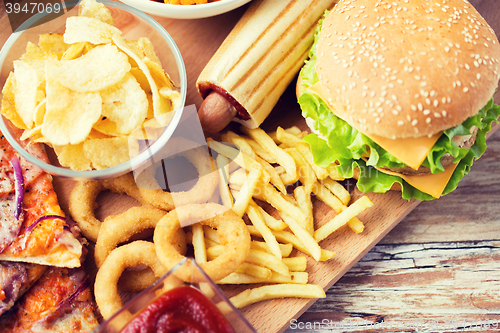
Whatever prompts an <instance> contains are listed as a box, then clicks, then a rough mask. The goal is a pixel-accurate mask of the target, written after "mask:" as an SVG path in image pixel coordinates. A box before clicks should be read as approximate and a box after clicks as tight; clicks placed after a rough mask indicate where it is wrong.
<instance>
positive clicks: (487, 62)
mask: <svg viewBox="0 0 500 333" xmlns="http://www.w3.org/2000/svg"><path fill="white" fill-rule="evenodd" d="M499 55H500V44H499V42H498V39H497V37H496V35H495V33H494V31H493V30H492V29H491V28H490V27H489V26H488V24H487V23H486V21H485V20H484V19H483V18H482V17H481V15H480V14H479V13H478V12H477V11H476V9H475V8H474V7H473V6H472V5H471V4H469V3H468V2H467V1H465V0H433V1H430V0H390V1H383V0H381V1H372V0H370V1H366V0H364V1H361V0H350V1H348V0H346V1H343V0H340V1H339V3H338V4H337V5H336V6H335V7H334V8H333V10H332V11H331V12H330V14H329V15H328V16H327V17H326V18H325V20H324V22H323V27H322V30H321V33H320V36H319V41H318V44H317V64H316V71H317V74H318V77H319V80H320V83H321V85H322V87H323V90H324V93H325V94H326V97H327V99H328V102H329V103H330V104H332V105H334V106H335V108H336V109H337V114H338V115H339V116H340V117H341V118H343V119H344V120H346V121H347V122H348V123H350V124H351V125H352V126H353V127H355V128H358V129H359V130H360V131H362V132H365V133H368V134H375V135H379V136H382V137H387V138H393V139H394V138H407V137H422V136H426V135H433V134H436V133H439V132H441V131H443V130H445V129H448V128H451V127H454V126H457V125H459V124H461V123H462V122H463V121H465V120H466V119H467V118H469V117H471V116H473V115H475V114H477V113H478V111H479V110H480V109H481V108H482V107H483V106H485V105H486V103H487V102H488V101H489V100H490V98H491V96H492V95H493V93H494V91H495V89H496V87H497V85H498V80H499V78H500V62H499V59H498V57H499Z"/></svg>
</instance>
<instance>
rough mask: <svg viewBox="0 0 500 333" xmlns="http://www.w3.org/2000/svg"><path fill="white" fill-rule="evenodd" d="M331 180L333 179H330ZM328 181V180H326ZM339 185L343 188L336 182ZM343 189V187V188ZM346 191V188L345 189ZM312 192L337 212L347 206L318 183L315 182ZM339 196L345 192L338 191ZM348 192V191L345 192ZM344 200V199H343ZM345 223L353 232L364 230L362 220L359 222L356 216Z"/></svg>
mask: <svg viewBox="0 0 500 333" xmlns="http://www.w3.org/2000/svg"><path fill="white" fill-rule="evenodd" d="M327 179H328V178H326V179H323V183H325V180H327ZM332 181H333V180H332ZM327 183H328V181H327ZM338 185H339V186H340V187H342V188H344V187H343V186H342V185H340V184H338ZM334 190H336V191H338V192H342V190H339V189H335V188H334ZM344 190H345V189H344ZM345 191H346V192H347V190H345ZM313 192H314V194H316V196H317V197H318V199H320V200H321V201H323V202H324V203H326V204H327V205H328V206H330V207H331V208H333V210H335V211H336V212H337V213H341V212H343V211H344V210H345V209H346V208H347V206H345V205H344V203H343V202H342V201H341V199H339V197H337V196H335V195H333V194H332V193H331V192H330V190H328V189H327V188H326V187H325V186H323V185H322V184H320V183H316V184H315V186H314V187H313ZM339 194H340V196H344V195H345V194H342V193H339ZM347 194H349V192H347ZM344 200H345V199H344ZM349 200H350V195H349ZM347 225H348V226H349V228H351V229H352V230H353V231H354V232H355V233H360V232H362V231H363V230H364V228H365V226H364V225H363V222H361V221H360V220H359V219H358V218H357V217H356V216H354V217H353V218H352V219H351V220H349V221H348V222H347Z"/></svg>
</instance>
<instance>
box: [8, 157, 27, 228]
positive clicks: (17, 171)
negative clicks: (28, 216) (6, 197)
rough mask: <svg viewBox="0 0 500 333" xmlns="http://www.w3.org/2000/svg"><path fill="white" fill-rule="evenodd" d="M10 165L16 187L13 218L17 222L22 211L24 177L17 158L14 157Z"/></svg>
mask: <svg viewBox="0 0 500 333" xmlns="http://www.w3.org/2000/svg"><path fill="white" fill-rule="evenodd" d="M10 164H11V165H12V168H13V169H14V178H15V183H16V184H15V185H16V207H15V210H14V217H15V218H16V220H19V216H21V212H22V209H23V198H24V177H23V171H22V170H21V165H20V164H19V159H18V158H17V156H14V157H13V158H12V159H11V160H10Z"/></svg>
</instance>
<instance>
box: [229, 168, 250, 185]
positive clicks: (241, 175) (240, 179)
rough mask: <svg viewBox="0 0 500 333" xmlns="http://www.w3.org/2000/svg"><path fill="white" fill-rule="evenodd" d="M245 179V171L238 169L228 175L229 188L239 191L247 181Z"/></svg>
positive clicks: (246, 176)
mask: <svg viewBox="0 0 500 333" xmlns="http://www.w3.org/2000/svg"><path fill="white" fill-rule="evenodd" d="M247 178H248V174H247V172H246V170H245V169H243V168H239V169H237V170H235V171H234V172H233V173H231V174H230V175H229V187H230V188H231V189H236V190H238V191H239V190H241V188H242V187H243V184H245V182H246V181H247Z"/></svg>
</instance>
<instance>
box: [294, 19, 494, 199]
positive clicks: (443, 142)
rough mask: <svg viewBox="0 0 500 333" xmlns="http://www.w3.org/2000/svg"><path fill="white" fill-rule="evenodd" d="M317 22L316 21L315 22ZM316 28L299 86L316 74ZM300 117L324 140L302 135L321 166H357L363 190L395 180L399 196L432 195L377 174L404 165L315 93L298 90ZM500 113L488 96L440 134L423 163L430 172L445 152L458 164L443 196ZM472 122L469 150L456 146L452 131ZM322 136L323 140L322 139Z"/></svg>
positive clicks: (347, 170) (465, 129)
mask: <svg viewBox="0 0 500 333" xmlns="http://www.w3.org/2000/svg"><path fill="white" fill-rule="evenodd" d="M320 23H321V22H320ZM319 31H320V26H318V28H317V30H316V32H315V42H314V44H313V47H312V48H311V51H310V53H309V56H310V58H309V60H307V61H306V64H305V66H304V67H303V68H302V70H301V72H300V76H301V79H302V86H303V87H304V88H306V87H309V86H311V85H313V84H315V83H316V82H317V81H318V77H317V74H316V71H315V67H316V44H317V39H318V35H319ZM299 104H300V106H301V109H302V115H303V116H304V117H305V118H311V119H312V120H314V130H316V131H317V132H318V133H320V134H321V136H322V137H323V138H324V139H321V138H319V137H318V136H317V135H316V134H310V135H308V136H306V137H305V138H304V140H305V141H307V142H308V143H309V144H310V146H311V149H312V152H313V155H314V159H315V162H316V163H317V164H318V165H320V166H323V167H326V166H328V165H330V164H331V163H333V162H335V161H338V162H339V165H338V167H337V169H338V170H337V171H338V172H339V173H340V174H341V175H343V176H344V177H345V178H350V177H352V175H353V169H354V168H359V169H360V178H359V180H358V182H357V186H358V188H359V189H360V190H361V191H364V192H386V191H388V190H389V189H390V188H391V187H392V185H393V184H394V183H399V184H400V185H401V188H402V196H403V198H405V199H408V200H409V199H411V198H416V199H419V200H432V199H434V198H433V197H432V196H430V195H428V194H425V193H423V192H421V191H419V190H417V189H415V188H414V187H412V186H411V185H409V184H408V183H406V182H405V181H404V180H403V179H401V178H400V177H396V176H391V175H387V174H384V173H381V172H378V171H377V170H376V169H375V168H374V167H377V168H383V167H386V168H396V167H403V166H405V164H404V163H403V162H401V161H400V160H398V159H397V158H396V157H394V156H392V155H391V154H390V153H388V152H387V151H386V150H385V149H383V148H381V147H380V146H379V145H377V144H376V143H375V142H373V141H372V140H371V139H369V138H368V137H367V136H365V135H363V134H362V133H360V132H359V131H358V130H356V129H355V128H353V127H352V126H350V125H349V124H348V123H347V122H346V121H344V120H342V119H340V118H338V117H337V116H335V115H334V114H333V113H332V112H331V111H330V110H329V108H328V106H327V104H326V103H325V102H324V101H323V100H321V98H319V97H318V96H317V95H315V94H313V93H310V92H309V91H307V90H306V89H303V91H302V95H301V96H300V97H299ZM499 116H500V107H499V106H498V105H495V104H494V103H493V100H490V101H489V102H488V104H487V105H486V106H485V107H483V108H482V109H481V110H480V111H479V113H478V114H477V115H475V116H473V117H470V118H468V119H467V120H465V121H464V122H463V123H462V124H460V125H458V126H456V127H454V128H451V129H448V130H446V131H444V132H443V134H442V135H441V137H440V138H439V140H438V141H437V142H436V144H435V145H434V147H433V148H432V149H431V150H430V151H429V153H428V154H427V157H426V159H425V161H424V162H423V163H422V165H424V166H426V167H429V168H430V170H431V172H432V173H439V172H442V171H444V167H443V166H442V164H441V159H442V157H443V155H444V154H446V153H450V154H451V155H452V156H453V157H454V161H455V162H459V164H458V166H457V168H456V170H455V172H454V173H453V176H452V177H451V179H450V181H449V182H448V185H447V186H446V188H445V190H444V191H443V195H445V194H447V193H449V192H451V191H453V190H454V189H455V188H456V187H457V185H458V182H459V181H460V180H461V179H462V178H463V177H464V176H465V175H466V174H467V173H468V172H469V170H470V167H471V165H472V163H473V161H474V160H476V159H478V158H479V157H480V156H481V155H482V154H483V153H484V151H485V149H486V133H488V132H489V131H490V130H491V125H492V122H493V121H497V119H498V117H499ZM473 126H476V127H477V128H478V133H477V136H476V141H475V143H474V145H473V146H472V147H471V149H470V150H468V149H465V148H460V147H458V146H457V145H456V144H455V143H454V142H453V140H452V138H453V136H455V135H468V134H471V132H470V130H471V128H472V127H473ZM325 140H326V141H325ZM368 152H370V154H369V156H370V157H369V159H368V160H367V161H366V162H365V161H363V160H361V157H362V156H363V154H367V155H368Z"/></svg>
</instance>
